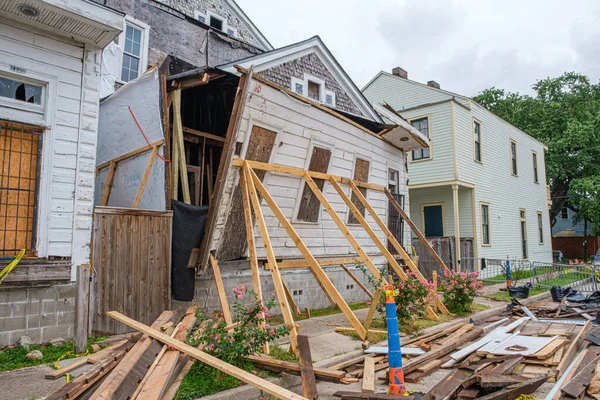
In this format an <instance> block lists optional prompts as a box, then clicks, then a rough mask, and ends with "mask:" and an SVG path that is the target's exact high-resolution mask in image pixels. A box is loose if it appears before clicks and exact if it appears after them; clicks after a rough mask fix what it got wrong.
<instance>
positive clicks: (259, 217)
mask: <svg viewBox="0 0 600 400" xmlns="http://www.w3.org/2000/svg"><path fill="white" fill-rule="evenodd" d="M244 173H245V174H246V182H248V184H247V185H246V188H247V189H248V197H250V202H251V203H252V208H253V209H254V215H255V217H256V223H257V224H258V230H259V231H260V236H261V238H262V241H263V246H264V247H265V252H266V255H267V259H268V260H269V263H270V264H271V276H272V277H273V284H274V286H275V293H277V300H278V302H279V308H280V309H281V314H282V316H283V321H284V322H285V325H286V326H287V328H288V331H289V333H290V347H291V349H292V352H294V354H296V355H298V344H297V341H296V337H297V336H298V331H297V329H296V325H295V324H294V317H293V316H292V312H291V310H290V306H289V304H288V302H287V298H286V295H285V289H284V287H283V282H282V280H281V273H280V272H279V268H277V260H276V258H275V252H274V250H273V246H272V245H271V239H270V238H269V231H268V230H267V224H266V223H265V219H264V217H263V213H262V208H261V205H260V200H259V199H258V194H257V193H256V187H257V185H260V186H262V183H261V182H260V180H258V184H257V183H256V182H254V180H253V177H252V176H251V174H250V173H251V170H250V169H249V167H244ZM253 182H254V184H252V183H253ZM265 192H266V190H265ZM267 195H268V193H267ZM263 196H264V194H263ZM269 198H270V196H269ZM271 201H272V199H271ZM286 221H287V220H286Z"/></svg>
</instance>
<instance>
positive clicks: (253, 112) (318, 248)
mask: <svg viewBox="0 0 600 400" xmlns="http://www.w3.org/2000/svg"><path fill="white" fill-rule="evenodd" d="M259 89H260V90H259ZM250 91H251V92H252V96H251V97H250V98H249V100H248V101H247V103H246V107H245V109H244V113H243V116H242V121H241V123H240V131H239V136H238V141H242V142H244V143H245V142H247V141H248V140H249V136H250V135H249V133H250V132H251V130H252V126H254V125H259V126H262V127H264V128H266V129H271V130H273V131H276V132H278V136H277V139H276V144H275V146H274V149H273V153H272V156H271V162H272V163H273V164H278V165H285V166H292V167H296V168H302V169H305V168H306V167H307V166H308V160H307V157H310V153H311V152H310V146H311V143H312V142H314V143H315V144H316V145H319V144H320V145H324V146H327V147H332V157H331V161H330V166H329V173H331V174H335V175H340V176H344V177H348V178H351V177H353V173H354V172H353V171H354V160H355V157H359V158H363V159H366V160H368V161H369V162H370V171H369V182H371V183H375V184H379V185H386V186H387V169H388V167H390V168H394V169H396V170H398V171H399V173H400V181H401V188H403V190H406V186H405V183H406V171H405V168H404V153H403V151H402V150H400V149H397V148H395V147H393V146H390V145H388V144H386V143H384V142H383V141H381V140H380V139H378V138H376V137H373V136H372V135H369V134H368V133H366V132H364V131H363V130H361V129H359V128H357V127H355V126H353V125H350V124H348V123H347V122H344V121H342V120H341V119H339V118H336V117H334V116H332V115H329V114H327V113H325V112H323V111H321V110H319V109H317V108H314V107H307V106H306V105H304V104H299V103H298V101H296V100H294V99H292V98H290V97H289V96H287V95H285V94H283V93H281V92H280V91H278V90H275V89H273V88H271V87H269V86H264V85H261V84H260V83H257V82H255V81H253V82H252V83H251V85H250ZM238 175H239V170H238V169H237V168H232V169H231V170H230V172H229V175H228V178H227V181H226V187H225V198H224V201H223V204H227V203H228V201H229V199H230V198H231V193H232V189H233V187H234V184H235V183H236V182H237V180H238V179H239V178H238ZM264 183H265V185H266V187H267V190H268V191H269V193H270V194H271V195H272V196H273V198H274V199H275V201H276V202H277V204H278V205H279V207H280V208H281V210H282V212H283V213H284V214H285V216H286V217H287V218H288V219H289V220H290V221H292V223H293V226H294V228H295V229H296V231H297V232H298V234H299V235H300V237H301V238H302V239H303V240H304V242H305V244H306V245H307V246H308V247H309V249H310V250H311V252H312V253H313V254H314V255H315V256H317V257H319V256H337V255H348V254H354V250H353V249H352V247H351V246H350V245H349V243H348V241H347V240H346V238H345V237H344V235H343V234H342V233H341V232H340V230H339V229H338V228H337V226H336V225H335V223H334V222H333V220H332V219H331V218H330V216H329V215H328V214H327V212H325V211H323V210H321V214H320V219H319V222H317V223H306V222H302V221H296V220H295V213H296V212H297V206H298V202H299V201H300V200H299V199H300V196H301V194H302V190H303V188H304V181H303V180H302V179H300V178H298V177H294V176H291V175H287V174H281V173H267V175H266V176H265V179H264ZM342 187H343V188H344V190H345V192H346V193H347V194H348V195H349V194H350V188H349V187H347V186H346V185H342ZM324 193H325V195H326V197H327V199H328V200H329V201H330V203H331V205H332V206H333V208H334V209H335V210H336V211H337V212H338V214H339V215H340V217H341V218H342V220H343V221H345V222H346V221H347V220H348V212H349V210H348V208H347V206H346V204H345V203H344V202H343V200H342V199H341V198H340V196H339V195H338V194H337V192H336V191H335V189H334V188H333V187H332V186H331V185H330V184H329V183H325V187H324ZM367 196H368V198H369V200H370V202H371V205H372V206H373V207H374V208H375V210H376V211H377V213H378V215H379V216H380V217H381V218H382V219H383V220H384V221H385V220H387V198H386V196H385V194H384V193H382V192H376V191H372V190H369V191H368V194H367ZM227 211H228V210H227V207H225V206H224V207H220V209H219V214H218V220H217V228H216V232H215V234H214V236H213V242H212V247H213V248H216V247H218V241H219V239H220V237H221V235H222V229H223V227H224V225H225V220H226V215H227ZM263 213H264V216H265V221H266V223H267V227H268V229H269V235H270V238H271V244H272V245H273V247H274V249H275V253H276V256H277V257H281V258H298V257H301V254H300V252H299V251H298V250H297V248H296V246H295V245H294V243H293V242H292V241H291V239H290V238H289V236H288V235H287V233H286V232H285V230H284V229H283V228H282V227H281V225H280V224H279V222H278V220H277V218H276V217H275V216H274V214H273V212H272V211H271V210H270V209H269V207H268V206H266V204H265V203H264V202H263ZM367 221H368V222H369V224H370V225H371V226H372V227H373V229H374V230H375V232H377V235H378V236H379V237H380V239H381V240H382V241H383V242H384V243H385V242H386V239H385V235H384V233H383V232H381V231H380V229H379V228H378V227H377V225H376V224H375V222H374V221H373V219H372V218H371V217H370V216H367ZM349 229H350V231H351V232H352V233H353V235H354V236H355V237H356V239H357V240H358V242H359V243H360V244H361V246H363V248H364V250H365V251H366V252H367V253H370V254H377V253H379V250H378V249H377V247H376V245H375V244H374V243H373V241H372V240H371V239H370V238H369V236H368V234H367V233H366V232H365V230H364V229H363V228H362V227H361V226H360V225H349ZM255 236H256V247H257V249H258V257H259V258H265V253H264V249H263V243H262V240H261V237H260V234H259V233H258V229H257V228H256V227H255ZM408 243H409V242H407V244H408Z"/></svg>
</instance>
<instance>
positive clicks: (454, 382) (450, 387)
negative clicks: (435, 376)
mask: <svg viewBox="0 0 600 400" xmlns="http://www.w3.org/2000/svg"><path fill="white" fill-rule="evenodd" d="M472 374H473V371H469V370H466V369H455V370H453V371H452V372H451V373H450V374H448V375H447V376H446V377H445V378H444V379H442V380H441V381H440V382H439V383H438V384H437V385H435V386H434V387H433V388H432V389H431V390H430V391H429V392H427V394H426V395H425V396H423V397H422V398H421V400H433V399H435V400H443V399H450V398H452V397H454V395H455V394H456V393H457V392H458V390H459V389H460V388H461V386H462V383H463V382H464V380H465V379H467V378H468V377H469V376H471V375H472Z"/></svg>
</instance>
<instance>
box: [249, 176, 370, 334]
mask: <svg viewBox="0 0 600 400" xmlns="http://www.w3.org/2000/svg"><path fill="white" fill-rule="evenodd" d="M244 168H245V169H246V170H247V171H248V174H249V175H250V176H252V179H253V181H254V185H255V186H256V188H257V189H258V191H259V192H260V194H261V195H262V196H263V198H264V199H265V201H266V202H267V204H268V205H269V207H270V208H271V210H272V211H273V213H274V214H275V216H276V217H277V219H278V220H279V223H280V224H281V226H282V227H283V229H285V231H286V232H287V234H288V235H289V236H290V238H291V239H292V241H293V242H294V244H295V245H296V247H298V250H300V253H302V255H303V256H304V258H305V259H306V261H307V262H308V263H309V268H310V269H311V271H312V273H313V275H314V276H315V278H316V279H317V282H320V283H321V284H322V286H321V287H322V288H323V290H324V292H325V294H329V295H330V296H331V297H332V298H333V301H335V304H337V306H338V307H339V309H340V310H341V311H342V313H344V315H345V316H346V318H347V319H348V321H349V322H350V324H351V325H352V326H353V327H354V328H355V329H356V332H357V334H358V336H360V338H361V339H363V340H364V338H365V335H366V331H365V329H364V328H363V326H362V325H361V323H360V321H359V320H358V318H356V315H354V312H352V310H351V309H350V307H348V304H346V301H345V300H344V298H343V297H342V296H341V295H340V293H339V292H338V291H337V289H336V287H335V285H334V284H333V283H332V282H331V280H330V279H329V277H327V274H325V271H323V268H321V266H320V265H319V263H318V262H317V260H316V259H315V257H314V256H313V255H312V253H311V252H310V250H309V249H308V247H307V246H306V244H304V242H303V241H302V239H301V238H300V236H298V233H297V232H296V230H295V229H294V227H293V226H292V224H291V223H290V222H289V221H288V219H287V218H286V217H285V215H284V214H283V212H282V211H281V209H280V208H279V206H277V204H276V203H275V200H273V198H272V197H271V195H270V194H269V192H268V191H267V189H266V188H265V186H264V185H263V183H262V182H261V181H260V179H259V178H258V176H256V174H255V173H254V171H252V170H251V169H250V166H249V165H248V164H246V166H245V167H244ZM309 179H310V177H309ZM311 182H312V184H313V185H315V183H314V181H312V179H311ZM315 187H316V185H315ZM317 190H318V188H317ZM318 191H319V190H318ZM319 193H321V192H320V191H319ZM257 200H258V198H257ZM258 206H260V204H258ZM255 208H256V205H255ZM334 213H335V211H334ZM336 215H337V214H336ZM338 218H339V217H338ZM361 250H362V249H361ZM269 263H270V264H272V265H274V263H272V261H271V260H269ZM278 271H279V270H278ZM375 271H377V268H375ZM377 272H379V271H377Z"/></svg>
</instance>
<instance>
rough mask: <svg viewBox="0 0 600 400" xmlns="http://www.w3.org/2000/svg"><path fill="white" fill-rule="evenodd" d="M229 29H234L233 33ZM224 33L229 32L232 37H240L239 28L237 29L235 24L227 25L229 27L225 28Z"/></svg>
mask: <svg viewBox="0 0 600 400" xmlns="http://www.w3.org/2000/svg"><path fill="white" fill-rule="evenodd" d="M229 30H231V31H233V34H232V35H230V34H229ZM224 33H226V34H228V35H229V36H231V37H235V38H236V37H238V30H237V28H234V27H233V26H229V25H227V28H226V29H225V31H224Z"/></svg>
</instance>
